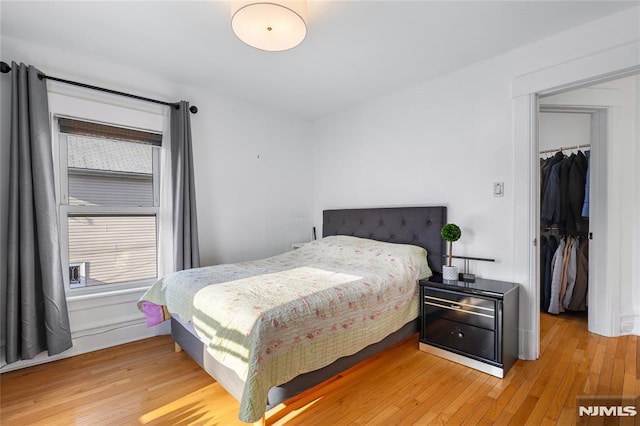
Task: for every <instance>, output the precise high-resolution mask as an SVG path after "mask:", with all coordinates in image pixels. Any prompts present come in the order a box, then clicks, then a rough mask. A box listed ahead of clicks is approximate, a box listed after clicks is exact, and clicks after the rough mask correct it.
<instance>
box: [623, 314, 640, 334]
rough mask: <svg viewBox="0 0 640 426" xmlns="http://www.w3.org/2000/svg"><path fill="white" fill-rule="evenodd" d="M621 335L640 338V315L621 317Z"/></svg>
mask: <svg viewBox="0 0 640 426" xmlns="http://www.w3.org/2000/svg"><path fill="white" fill-rule="evenodd" d="M620 334H621V335H625V334H634V335H636V336H640V315H638V314H631V315H621V316H620Z"/></svg>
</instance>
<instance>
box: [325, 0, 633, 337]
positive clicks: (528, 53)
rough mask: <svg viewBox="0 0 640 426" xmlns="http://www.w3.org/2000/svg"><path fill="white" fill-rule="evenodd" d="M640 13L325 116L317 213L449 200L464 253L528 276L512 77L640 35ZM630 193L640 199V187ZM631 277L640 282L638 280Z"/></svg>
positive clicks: (497, 274) (526, 314)
mask: <svg viewBox="0 0 640 426" xmlns="http://www.w3.org/2000/svg"><path fill="white" fill-rule="evenodd" d="M638 12H639V9H638V8H634V9H630V10H627V11H624V12H622V13H618V14H615V15H612V16H610V17H607V18H605V19H602V20H599V21H595V22H593V23H590V24H587V25H584V26H581V27H578V28H575V29H573V30H570V31H567V32H565V33H562V34H559V35H557V36H554V37H551V38H549V39H546V40H542V41H540V42H537V43H534V44H531V45H528V46H525V47H522V48H519V49H516V50H514V51H511V52H509V53H507V54H505V55H502V56H499V57H495V58H492V59H490V60H487V61H484V62H481V63H477V64H475V65H472V66H470V67H467V68H465V69H461V70H459V71H456V72H453V73H450V74H447V75H444V76H442V77H440V78H436V79H433V80H431V81H428V82H425V83H423V84H421V85H418V86H416V87H413V88H411V89H407V90H403V91H400V92H397V93H395V94H393V95H390V96H387V97H384V98H382V99H378V100H376V101H373V102H370V103H367V104H364V105H361V106H358V107H356V108H352V109H349V110H347V111H340V112H338V113H335V114H333V115H330V116H327V117H325V118H323V119H321V120H318V121H317V122H316V123H315V127H314V138H315V140H314V195H315V199H314V212H315V214H316V215H318V214H319V212H321V211H322V210H323V209H326V208H337V207H356V206H363V207H364V206H382V205H418V204H445V205H447V206H448V208H449V210H448V216H449V221H452V222H455V223H457V224H458V225H460V226H461V228H462V238H461V239H460V241H458V242H457V243H456V245H455V246H456V249H457V252H458V253H461V254H467V255H471V256H482V257H494V258H496V259H497V262H496V263H495V264H489V263H480V262H478V263H476V264H475V265H473V268H474V272H476V273H477V274H478V275H480V276H483V277H490V278H495V279H502V280H509V281H516V282H521V283H522V282H523V280H526V277H528V275H529V271H528V270H521V269H523V268H521V267H519V266H518V265H520V263H518V262H515V261H514V253H515V252H516V243H518V244H522V242H519V241H515V239H514V234H515V231H516V229H515V228H514V224H515V223H520V221H519V216H517V214H519V213H516V212H517V211H518V206H516V205H515V202H514V194H513V188H514V179H515V177H516V176H518V171H517V170H515V162H514V155H515V150H514V148H515V147H514V145H513V141H514V125H515V124H514V120H513V100H512V92H511V85H512V82H513V81H514V79H515V78H516V77H517V76H520V75H523V74H527V73H530V72H532V71H536V70H540V69H544V68H547V67H550V66H552V65H555V64H560V63H563V62H565V61H568V60H572V59H576V58H581V57H583V56H585V55H589V54H592V53H594V52H599V51H602V50H606V49H611V48H613V47H616V46H620V45H624V44H626V43H629V42H631V41H636V40H638V38H640V35H639V33H638V27H639V22H638V15H639V13H638ZM493 182H504V183H505V196H504V197H503V198H494V197H493V195H492V183H493ZM630 197H631V198H632V201H631V202H632V203H636V204H637V200H638V198H640V195H639V194H637V193H635V194H633V195H631V194H630ZM516 219H518V220H516ZM316 221H318V222H319V221H320V218H319V216H316ZM519 226H520V225H519ZM619 226H621V225H619ZM636 235H637V233H636ZM636 238H637V237H636ZM525 244H526V245H527V246H528V245H529V244H528V243H527V242H525ZM635 245H636V246H637V241H636V242H635ZM636 258H637V257H636ZM621 285H622V286H624V287H625V288H628V289H631V288H632V287H631V286H632V282H631V281H628V282H624V283H621ZM521 289H522V290H523V291H521V299H520V302H521V304H520V307H521V309H520V313H521V315H520V329H521V336H522V335H524V336H529V335H530V334H529V333H530V332H531V330H532V329H533V327H534V326H533V324H532V323H531V319H530V318H531V315H530V313H531V309H537V307H536V306H534V305H533V304H532V303H531V301H532V300H533V295H532V294H531V293H530V287H529V286H528V285H525V286H523V287H521ZM637 306H640V305H637ZM637 306H636V307H635V309H637ZM618 314H619V312H618ZM521 349H522V347H521Z"/></svg>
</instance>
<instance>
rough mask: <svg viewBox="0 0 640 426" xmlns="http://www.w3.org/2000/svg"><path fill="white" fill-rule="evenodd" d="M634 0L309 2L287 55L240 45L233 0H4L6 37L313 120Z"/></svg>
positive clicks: (1, 25) (1, 24)
mask: <svg viewBox="0 0 640 426" xmlns="http://www.w3.org/2000/svg"><path fill="white" fill-rule="evenodd" d="M638 4H639V3H638V1H637V0H636V1H591V0H584V1H426V0H425V1H418V0H414V1H398V0H391V1H375V0H369V1H366V0H350V1H349V0H341V1H326V0H309V5H308V33H307V38H306V39H305V40H304V41H303V43H302V44H301V45H300V46H298V47H296V48H294V49H292V50H288V51H284V52H264V51H260V50H257V49H254V48H251V47H249V46H247V45H245V44H244V43H242V42H241V41H240V40H238V39H237V38H236V37H235V36H234V35H233V33H232V31H231V24H230V2H229V1H215V0H209V1H186V0H180V1H123V2H116V1H80V2H78V1H68V2H60V1H43V2H34V1H7V0H2V1H1V2H0V13H1V19H0V31H1V33H2V34H3V35H8V36H12V37H16V38H20V39H24V40H28V41H32V42H36V43H41V44H45V45H49V46H53V47H59V48H63V49H65V50H67V51H72V52H76V53H79V54H82V55H85V56H90V57H98V58H102V59H107V60H109V61H112V62H114V63H118V64H122V65H125V66H128V67H131V68H136V69H139V70H143V71H146V72H150V73H154V74H156V75H159V76H161V77H163V78H166V79H169V80H171V81H175V82H178V83H184V84H190V85H195V86H198V87H204V88H208V89H210V90H212V91H213V92H214V93H219V94H222V95H225V96H231V97H234V98H237V99H241V100H244V101H248V102H251V103H254V104H258V105H262V106H268V107H269V108H274V109H277V110H281V111H283V112H286V113H289V114H293V115H296V116H300V117H305V118H316V117H319V116H322V115H324V114H327V113H330V112H333V111H336V110H340V109H342V108H346V107H349V106H351V105H354V104H357V103H360V102H364V101H367V100H370V99H374V98H376V97H380V96H383V95H385V94H387V93H390V92H393V91H396V90H399V89H403V88H406V87H411V86H413V85H416V84H418V83H420V82H422V81H425V80H428V79H431V78H433V77H435V76H438V75H442V74H445V73H448V72H451V71H453V70H456V69H459V68H461V67H464V66H466V65H469V64H472V63H474V62H477V61H480V60H483V59H485V58H489V57H492V56H495V55H498V54H501V53H504V52H506V51H508V50H511V49H513V48H516V47H518V46H522V45H525V44H528V43H531V42H534V41H536V40H540V39H543V38H546V37H549V36H551V35H553V34H556V33H558V32H562V31H564V30H566V29H568V28H571V27H575V26H578V25H580V24H583V23H585V22H589V21H593V20H596V19H599V18H601V17H604V16H607V15H609V14H612V13H615V12H617V11H620V10H623V9H625V8H630V7H633V6H635V5H638ZM11 59H13V58H2V60H4V61H10V60H11ZM35 65H36V66H37V65H38V64H35ZM43 71H45V72H46V70H43Z"/></svg>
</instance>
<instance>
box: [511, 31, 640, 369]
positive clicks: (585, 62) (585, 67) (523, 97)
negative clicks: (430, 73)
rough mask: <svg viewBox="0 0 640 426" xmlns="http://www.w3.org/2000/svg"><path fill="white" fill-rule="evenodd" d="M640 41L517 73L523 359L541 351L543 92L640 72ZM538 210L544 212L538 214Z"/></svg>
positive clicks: (517, 269) (608, 324)
mask: <svg viewBox="0 0 640 426" xmlns="http://www.w3.org/2000/svg"><path fill="white" fill-rule="evenodd" d="M638 52H640V41H636V42H632V43H627V44H624V45H622V46H618V47H614V48H611V49H607V50H604V51H600V52H597V53H594V54H592V55H588V56H585V57H581V58H578V59H574V60H571V61H567V62H563V63H560V64H558V65H556V66H552V67H548V68H544V69H542V70H539V71H536V72H532V73H528V74H524V75H521V76H517V77H515V78H514V80H513V82H512V98H513V113H514V118H513V120H514V138H513V143H514V146H513V152H514V177H513V179H514V209H513V212H514V221H513V223H514V230H513V232H514V238H513V254H514V280H516V282H519V283H521V285H522V290H523V291H521V292H520V326H519V328H520V336H519V342H520V351H519V352H520V358H522V359H530V360H533V359H537V358H538V357H539V356H540V292H539V291H538V290H537V289H538V271H537V270H536V269H537V268H536V265H538V264H539V263H538V262H539V254H538V251H539V250H538V247H537V236H538V233H539V229H538V228H539V226H538V220H537V215H539V211H540V209H539V194H538V193H537V190H536V188H538V185H539V184H538V173H539V170H538V169H539V167H538V158H539V156H538V131H537V120H538V96H540V95H545V94H550V93H560V92H562V91H568V90H573V89H576V88H580V87H584V86H589V85H593V84H595V83H599V82H604V81H608V80H613V79H617V78H621V77H626V76H629V75H633V74H636V73H638V72H640V55H639V54H638ZM536 212H538V213H537V214H536ZM614 303H615V301H613V300H607V301H606V306H604V308H605V310H606V311H608V312H610V313H611V315H607V318H606V319H605V321H604V323H603V324H602V327H603V329H606V330H612V329H613V321H612V318H613V315H612V313H613V310H614V309H615V306H614Z"/></svg>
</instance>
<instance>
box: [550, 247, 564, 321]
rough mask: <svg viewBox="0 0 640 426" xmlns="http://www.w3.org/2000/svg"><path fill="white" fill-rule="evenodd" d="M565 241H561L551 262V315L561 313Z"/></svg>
mask: <svg viewBox="0 0 640 426" xmlns="http://www.w3.org/2000/svg"><path fill="white" fill-rule="evenodd" d="M565 245H566V243H565V241H564V240H560V243H559V244H558V248H557V249H556V252H555V253H554V255H553V259H552V261H551V289H550V294H549V308H548V309H547V312H549V313H550V314H559V313H560V312H561V311H560V308H561V306H560V287H561V281H562V264H563V262H564V249H565Z"/></svg>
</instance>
